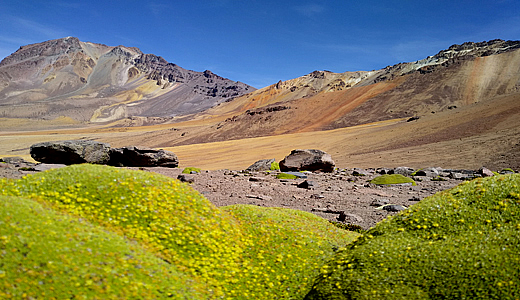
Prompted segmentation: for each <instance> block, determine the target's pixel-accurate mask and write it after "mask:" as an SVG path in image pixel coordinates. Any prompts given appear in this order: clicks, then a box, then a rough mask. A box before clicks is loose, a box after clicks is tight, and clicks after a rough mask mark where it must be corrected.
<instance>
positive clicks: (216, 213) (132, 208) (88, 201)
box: [1, 165, 248, 297]
mask: <svg viewBox="0 0 520 300" xmlns="http://www.w3.org/2000/svg"><path fill="white" fill-rule="evenodd" d="M3 183H4V184H3V187H2V191H1V193H3V194H11V195H18V196H25V197H30V198H32V199H36V200H38V201H40V202H42V203H47V204H50V205H51V206H52V207H53V208H54V209H56V210H58V211H62V212H66V213H69V214H72V215H75V216H78V217H82V218H85V219H87V220H88V221H90V222H92V223H94V224H97V225H101V226H104V227H106V228H107V229H109V230H111V231H113V232H116V233H119V234H120V235H122V236H124V237H126V238H128V239H132V240H136V241H138V242H139V243H141V244H143V245H144V246H145V247H146V248H147V249H149V251H151V252H152V253H154V254H156V255H157V256H159V257H161V258H162V259H164V260H166V261H168V262H170V263H172V264H173V265H175V266H177V268H178V269H179V270H180V271H182V272H186V273H188V274H190V275H191V276H196V277H197V278H200V279H202V281H204V282H205V283H206V284H207V285H208V290H209V291H210V293H212V294H213V296H214V297H218V296H220V295H223V294H224V293H225V287H226V285H227V284H228V283H230V282H231V281H232V280H233V279H234V274H235V272H236V270H237V269H238V268H239V266H240V262H241V253H242V251H243V247H245V245H246V244H247V242H248V241H247V240H245V239H243V238H242V236H241V233H240V230H239V228H238V227H237V226H235V221H234V220H233V219H232V218H231V217H230V216H228V215H227V214H225V213H223V212H222V211H221V210H219V209H218V208H216V207H215V206H213V205H212V204H211V203H210V202H209V201H208V200H207V199H205V198H204V197H202V196H201V195H200V194H198V193H197V192H196V191H194V190H193V189H191V188H190V187H189V186H188V185H186V184H183V183H180V182H179V181H177V180H172V179H171V178H168V177H165V176H161V175H157V174H152V173H148V172H142V171H132V170H126V169H117V168H112V167H106V166H97V165H75V166H70V167H66V168H61V169H58V170H52V171H50V172H44V173H38V174H34V175H31V176H27V177H25V178H23V179H20V180H17V181H10V182H8V181H5V180H4V181H3Z"/></svg>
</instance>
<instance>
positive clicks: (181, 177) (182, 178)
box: [177, 174, 195, 183]
mask: <svg viewBox="0 0 520 300" xmlns="http://www.w3.org/2000/svg"><path fill="white" fill-rule="evenodd" d="M177 179H179V180H180V181H181V182H187V183H194V182H195V177H194V176H191V175H187V174H179V176H177Z"/></svg>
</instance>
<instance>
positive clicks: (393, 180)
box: [370, 174, 416, 185]
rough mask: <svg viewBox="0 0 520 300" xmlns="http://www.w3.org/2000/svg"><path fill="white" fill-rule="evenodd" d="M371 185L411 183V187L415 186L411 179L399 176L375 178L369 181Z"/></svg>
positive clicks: (389, 175)
mask: <svg viewBox="0 0 520 300" xmlns="http://www.w3.org/2000/svg"><path fill="white" fill-rule="evenodd" d="M370 183H373V184H403V183H411V184H412V185H416V184H415V181H413V179H411V178H409V177H406V176H403V175H401V174H385V175H381V176H377V177H375V178H374V179H372V180H371V181H370Z"/></svg>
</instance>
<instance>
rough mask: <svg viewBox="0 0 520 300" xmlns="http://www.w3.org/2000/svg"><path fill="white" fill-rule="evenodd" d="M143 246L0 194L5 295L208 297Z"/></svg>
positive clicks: (0, 269)
mask: <svg viewBox="0 0 520 300" xmlns="http://www.w3.org/2000/svg"><path fill="white" fill-rule="evenodd" d="M195 287H196V282H194V281H193V278H190V277H189V276H186V274H183V273H181V272H179V271H178V270H176V269H175V266H173V265H170V264H167V263H166V262H164V261H163V260H161V259H159V258H158V257H157V256H155V255H152V254H151V253H149V252H147V251H145V250H144V249H143V248H142V247H141V246H140V245H139V244H136V243H131V242H129V241H128V240H126V239H124V238H122V237H121V236H119V235H117V234H114V233H110V232H107V231H106V230H104V228H102V227H100V226H94V225H92V224H90V223H88V222H86V221H84V220H81V219H78V218H74V217H71V216H68V215H64V214H59V213H57V212H56V211H53V210H50V209H48V208H44V207H43V206H42V205H41V204H39V203H37V202H35V201H32V200H29V199H24V198H19V197H10V196H0V299H157V298H161V297H166V296H170V297H171V298H173V299H184V297H186V296H190V297H192V298H193V299H206V297H207V295H205V292H204V289H203V288H202V286H199V287H198V288H199V289H198V290H197V288H195Z"/></svg>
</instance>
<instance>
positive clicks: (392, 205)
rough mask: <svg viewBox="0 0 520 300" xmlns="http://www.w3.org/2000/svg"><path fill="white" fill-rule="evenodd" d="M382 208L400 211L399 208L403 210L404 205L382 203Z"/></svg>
mask: <svg viewBox="0 0 520 300" xmlns="http://www.w3.org/2000/svg"><path fill="white" fill-rule="evenodd" d="M382 209H383V210H386V211H401V210H405V209H406V206H403V205H397V204H388V205H384V206H383V207H382Z"/></svg>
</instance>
